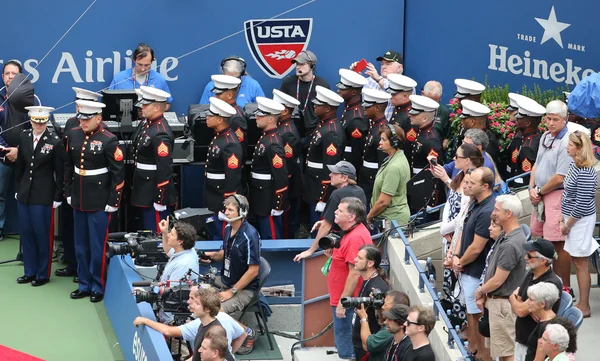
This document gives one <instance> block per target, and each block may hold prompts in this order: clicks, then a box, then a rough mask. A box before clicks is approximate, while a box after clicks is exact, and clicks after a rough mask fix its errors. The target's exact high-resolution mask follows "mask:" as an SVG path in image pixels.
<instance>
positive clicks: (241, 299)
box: [215, 278, 254, 315]
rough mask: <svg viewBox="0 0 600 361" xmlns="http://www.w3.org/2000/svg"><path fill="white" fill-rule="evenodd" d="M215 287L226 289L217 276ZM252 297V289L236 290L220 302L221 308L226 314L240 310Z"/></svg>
mask: <svg viewBox="0 0 600 361" xmlns="http://www.w3.org/2000/svg"><path fill="white" fill-rule="evenodd" d="M215 287H217V288H218V289H220V290H226V289H228V288H227V287H225V286H224V285H223V283H222V282H221V279H220V278H217V279H216V280H215ZM252 297H254V291H250V290H241V291H238V292H237V293H236V294H235V295H233V297H231V298H230V299H228V300H227V301H225V302H223V303H221V308H222V309H223V312H225V313H226V314H228V315H229V314H232V313H235V312H240V311H241V310H243V309H244V307H246V305H248V304H249V303H250V301H252Z"/></svg>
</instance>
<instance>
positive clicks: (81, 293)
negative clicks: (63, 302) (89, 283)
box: [71, 290, 90, 300]
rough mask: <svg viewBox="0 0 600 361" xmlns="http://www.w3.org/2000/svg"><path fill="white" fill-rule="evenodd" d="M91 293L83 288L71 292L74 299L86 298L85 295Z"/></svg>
mask: <svg viewBox="0 0 600 361" xmlns="http://www.w3.org/2000/svg"><path fill="white" fill-rule="evenodd" d="M89 295H90V293H89V292H84V291H82V290H75V291H73V292H71V298H72V299H74V300H78V299H80V298H84V297H87V296H89Z"/></svg>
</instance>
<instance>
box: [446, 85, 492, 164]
mask: <svg viewBox="0 0 600 361" xmlns="http://www.w3.org/2000/svg"><path fill="white" fill-rule="evenodd" d="M454 85H456V92H455V93H454V97H455V98H456V99H457V100H458V104H459V109H460V111H461V112H462V101H463V100H472V101H475V102H480V101H481V94H482V93H483V91H484V90H485V85H483V84H481V83H478V82H476V81H473V80H468V79H454ZM486 128H487V120H486ZM465 131H466V129H464V128H463V127H462V125H461V127H460V128H459V131H458V134H456V135H455V136H454V137H453V138H452V140H451V142H450V145H449V146H448V159H450V158H451V157H453V156H454V153H455V152H456V149H458V147H460V146H461V145H462V142H463V140H464V137H465Z"/></svg>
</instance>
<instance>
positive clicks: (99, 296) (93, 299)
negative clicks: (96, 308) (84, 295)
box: [90, 292, 104, 303]
mask: <svg viewBox="0 0 600 361" xmlns="http://www.w3.org/2000/svg"><path fill="white" fill-rule="evenodd" d="M103 299H104V295H103V294H102V293H99V292H92V295H91V296H90V301H91V302H94V303H96V302H100V301H102V300H103Z"/></svg>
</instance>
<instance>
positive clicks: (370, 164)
mask: <svg viewBox="0 0 600 361" xmlns="http://www.w3.org/2000/svg"><path fill="white" fill-rule="evenodd" d="M363 167H365V168H371V169H378V168H379V164H377V163H373V162H367V161H366V160H363Z"/></svg>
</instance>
